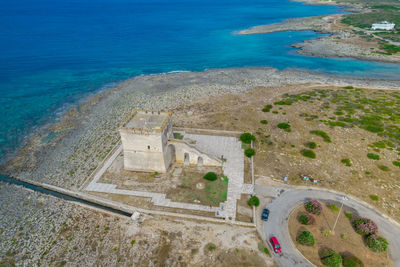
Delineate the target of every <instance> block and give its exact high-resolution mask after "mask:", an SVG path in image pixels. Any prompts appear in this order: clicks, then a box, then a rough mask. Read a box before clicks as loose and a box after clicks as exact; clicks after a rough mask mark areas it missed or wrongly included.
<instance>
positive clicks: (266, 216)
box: [261, 209, 269, 221]
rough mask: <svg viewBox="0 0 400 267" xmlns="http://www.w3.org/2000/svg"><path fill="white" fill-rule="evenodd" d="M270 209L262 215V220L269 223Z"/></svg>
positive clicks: (265, 210)
mask: <svg viewBox="0 0 400 267" xmlns="http://www.w3.org/2000/svg"><path fill="white" fill-rule="evenodd" d="M268 216H269V209H264V210H263V212H262V214H261V220H263V221H268Z"/></svg>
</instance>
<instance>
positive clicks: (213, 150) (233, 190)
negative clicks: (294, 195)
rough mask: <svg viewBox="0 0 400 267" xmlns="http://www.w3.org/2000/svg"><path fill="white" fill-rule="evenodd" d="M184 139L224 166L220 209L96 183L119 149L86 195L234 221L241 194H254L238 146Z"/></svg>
mask: <svg viewBox="0 0 400 267" xmlns="http://www.w3.org/2000/svg"><path fill="white" fill-rule="evenodd" d="M185 138H189V139H191V140H195V141H196V147H197V148H198V149H199V150H201V151H203V152H206V153H208V154H210V155H213V156H215V157H217V158H221V156H223V158H224V159H226V161H225V162H224V164H223V172H224V175H226V176H227V177H228V179H229V182H228V192H227V200H226V201H225V202H223V203H221V204H220V206H219V207H210V206H205V205H199V204H191V203H183V202H173V201H171V200H170V199H167V198H166V195H165V194H161V193H152V192H146V191H136V190H125V189H117V188H116V187H117V186H116V185H114V184H104V183H98V180H99V179H100V177H101V176H102V175H103V174H104V172H105V171H106V170H107V169H108V168H109V167H110V165H111V164H112V162H113V161H114V160H115V159H116V157H117V156H118V155H119V154H120V153H121V152H122V145H121V146H120V147H119V148H118V149H117V150H116V151H115V153H114V154H113V155H112V156H111V157H110V158H109V159H108V160H107V161H106V162H105V163H104V165H103V167H102V168H101V169H100V170H99V171H98V172H97V173H96V175H95V176H94V178H93V180H92V181H91V182H90V184H89V185H88V186H87V187H86V188H85V190H86V191H94V192H102V193H111V194H120V195H130V196H139V197H148V198H151V201H152V203H153V204H154V205H157V206H163V207H170V208H179V209H188V210H198V211H207V212H215V215H216V216H217V217H221V218H225V220H227V221H229V220H233V221H234V220H235V218H236V202H237V200H238V199H240V197H241V194H253V192H254V186H253V185H251V184H244V153H243V149H242V147H241V146H242V144H241V142H240V141H239V140H238V139H237V138H235V137H226V136H211V135H195V134H185Z"/></svg>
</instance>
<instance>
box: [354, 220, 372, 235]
mask: <svg viewBox="0 0 400 267" xmlns="http://www.w3.org/2000/svg"><path fill="white" fill-rule="evenodd" d="M353 227H354V230H356V232H357V233H358V234H360V235H363V236H368V235H372V234H375V233H377V232H378V226H377V225H376V223H374V222H373V221H372V220H371V219H367V218H357V219H354V220H353Z"/></svg>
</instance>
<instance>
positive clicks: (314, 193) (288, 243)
mask: <svg viewBox="0 0 400 267" xmlns="http://www.w3.org/2000/svg"><path fill="white" fill-rule="evenodd" d="M270 190H271V187H266V186H259V185H257V186H256V193H257V194H258V195H261V196H262V195H265V192H270ZM342 196H343V195H339V194H335V193H332V192H329V191H323V190H316V189H304V190H303V189H300V190H298V189H285V190H284V192H282V193H281V194H279V196H278V197H277V198H275V199H274V200H273V201H272V202H270V203H269V204H268V205H267V208H268V209H269V210H270V217H269V219H268V222H264V227H263V229H264V234H265V237H266V238H267V239H269V238H270V237H271V236H272V235H274V236H276V237H277V239H278V240H279V242H280V244H281V247H282V254H281V255H277V254H275V253H274V252H273V251H271V253H272V254H274V256H273V257H274V260H275V262H276V263H277V264H278V265H279V266H283V267H291V266H296V267H297V266H313V265H312V264H310V263H309V262H308V261H307V260H306V259H305V258H304V257H303V256H302V254H301V253H300V252H299V251H298V250H297V249H296V248H295V246H294V244H293V242H292V240H291V238H290V234H289V231H288V219H289V215H290V213H291V211H292V210H294V209H295V208H296V207H297V206H299V205H301V204H303V203H304V202H305V201H307V200H309V199H319V200H327V201H331V202H335V201H336V202H337V203H338V204H339V203H340V202H341V201H342ZM348 198H349V199H348V200H346V201H345V202H344V207H345V208H347V209H348V210H352V211H353V214H358V215H359V216H362V217H367V218H370V219H372V220H373V221H375V222H376V223H377V225H378V228H379V234H380V235H382V236H383V237H385V238H386V239H387V240H388V242H389V255H390V257H391V258H392V259H393V261H394V266H396V267H400V228H399V226H398V225H397V224H396V223H394V222H392V221H391V220H389V219H386V218H384V217H382V216H381V215H380V214H379V213H378V212H376V211H375V210H373V209H370V208H369V207H367V206H366V205H364V204H362V203H360V202H357V201H355V200H354V199H352V198H350V197H348ZM268 243H269V241H268ZM270 248H271V246H270Z"/></svg>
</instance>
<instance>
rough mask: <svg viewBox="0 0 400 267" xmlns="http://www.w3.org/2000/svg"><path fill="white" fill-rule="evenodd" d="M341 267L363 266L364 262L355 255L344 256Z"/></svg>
mask: <svg viewBox="0 0 400 267" xmlns="http://www.w3.org/2000/svg"><path fill="white" fill-rule="evenodd" d="M342 264H343V267H364V263H363V262H362V261H361V260H360V259H359V258H357V257H355V256H350V257H344V258H343V263H342Z"/></svg>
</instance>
